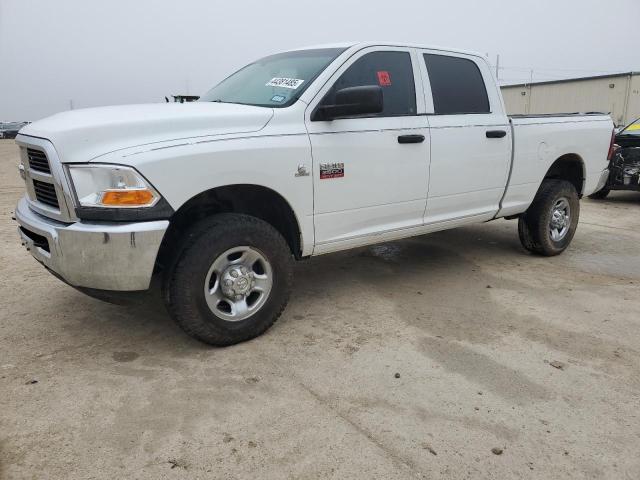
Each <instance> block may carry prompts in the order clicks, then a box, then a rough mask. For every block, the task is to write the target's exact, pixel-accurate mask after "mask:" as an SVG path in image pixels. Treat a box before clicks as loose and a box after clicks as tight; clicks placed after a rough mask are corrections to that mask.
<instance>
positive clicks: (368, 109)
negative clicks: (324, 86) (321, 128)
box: [311, 85, 384, 121]
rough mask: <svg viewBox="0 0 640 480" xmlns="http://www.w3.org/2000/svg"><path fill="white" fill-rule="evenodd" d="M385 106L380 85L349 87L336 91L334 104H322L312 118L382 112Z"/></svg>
mask: <svg viewBox="0 0 640 480" xmlns="http://www.w3.org/2000/svg"><path fill="white" fill-rule="evenodd" d="M383 108H384V102H383V95H382V88H380V87H379V86H378V85H364V86H361V87H349V88H343V89H342V90H338V91H337V92H336V95H335V104H334V105H324V104H320V106H318V108H316V110H315V111H314V112H313V115H311V120H312V121H318V120H333V119H334V118H340V117H352V116H356V115H367V114H372V113H380V112H382V110H383Z"/></svg>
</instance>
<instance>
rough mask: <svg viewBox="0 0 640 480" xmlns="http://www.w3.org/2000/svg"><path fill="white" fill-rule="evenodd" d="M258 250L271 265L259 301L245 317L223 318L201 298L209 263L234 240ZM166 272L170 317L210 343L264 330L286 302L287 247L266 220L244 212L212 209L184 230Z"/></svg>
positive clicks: (288, 288) (289, 257) (288, 284)
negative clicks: (263, 297)
mask: <svg viewBox="0 0 640 480" xmlns="http://www.w3.org/2000/svg"><path fill="white" fill-rule="evenodd" d="M240 245H242V246H249V247H252V248H253V249H255V250H258V251H260V253H261V254H262V255H263V256H264V258H265V259H267V260H268V262H269V264H270V267H271V269H272V274H273V275H272V276H273V279H272V282H273V283H272V286H271V291H270V293H269V295H268V296H267V298H266V301H265V303H264V304H263V305H262V306H261V307H260V308H259V310H257V311H256V312H255V313H253V314H251V316H249V317H248V318H246V319H244V320H238V321H229V320H226V319H224V318H221V317H220V316H219V315H216V314H215V313H214V311H213V310H212V309H211V308H209V306H208V304H207V300H206V298H205V292H204V285H205V279H206V278H207V273H208V272H209V268H210V267H211V265H212V264H213V262H214V260H215V259H217V258H219V256H220V255H222V254H223V253H224V252H226V251H227V250H229V249H232V248H234V247H238V246H240ZM173 265H174V266H173V268H171V270H170V271H169V272H168V273H167V275H166V277H165V282H164V295H163V296H164V299H165V303H166V305H167V308H168V310H169V312H170V314H171V316H172V317H173V319H174V320H175V321H176V323H177V324H178V325H179V326H180V327H181V328H182V329H183V330H184V331H185V332H186V333H187V334H188V335H190V336H192V337H194V338H196V339H198V340H201V341H203V342H205V343H208V344H210V345H215V346H226V345H233V344H236V343H239V342H243V341H246V340H250V339H252V338H254V337H257V336H258V335H261V334H262V333H264V332H265V331H266V330H267V329H268V328H269V327H271V325H273V323H274V322H275V321H276V320H277V319H278V317H279V316H280V314H281V313H282V311H283V310H284V308H285V307H286V305H287V302H288V300H289V294H290V291H291V286H292V279H293V258H292V254H291V250H290V249H289V246H288V245H287V242H286V241H285V240H284V238H283V237H282V235H281V234H280V233H279V232H278V231H277V230H276V229H275V228H273V227H272V226H271V225H270V224H268V223H266V222H264V221H262V220H260V219H258V218H255V217H251V216H249V215H240V214H230V213H224V214H218V215H213V216H212V217H210V218H207V219H205V220H202V221H200V222H198V223H197V224H196V225H194V226H193V228H191V229H190V230H189V231H188V232H187V233H186V234H185V239H184V242H183V244H182V248H181V249H180V253H179V255H178V258H177V259H176V261H175V262H174V264H173Z"/></svg>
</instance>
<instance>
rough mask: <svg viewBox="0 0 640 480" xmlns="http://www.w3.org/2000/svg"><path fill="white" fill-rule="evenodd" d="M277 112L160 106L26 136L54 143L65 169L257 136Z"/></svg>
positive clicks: (85, 113)
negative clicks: (140, 151)
mask: <svg viewBox="0 0 640 480" xmlns="http://www.w3.org/2000/svg"><path fill="white" fill-rule="evenodd" d="M272 116H273V110H272V109H270V108H264V107H253V106H249V105H237V104H230V103H211V102H193V103H158V104H144V105H124V106H114V107H100V108H87V109H81V110H73V111H70V112H64V113H58V114H56V115H53V116H51V117H47V118H45V119H43V120H39V121H37V122H33V123H31V124H29V125H27V126H25V127H24V128H22V129H21V130H20V134H21V135H29V136H32V137H40V138H45V139H47V140H49V141H51V142H52V143H53V146H54V147H55V149H56V151H57V152H58V156H59V157H60V160H61V161H62V162H63V163H73V162H88V161H90V160H92V159H94V158H96V157H98V156H101V155H104V154H107V153H110V152H114V151H116V150H122V149H125V148H130V147H136V146H140V145H148V144H153V143H157V142H165V141H171V140H179V139H183V138H193V137H203V136H210V135H225V134H239V133H250V132H256V131H258V130H260V129H262V128H264V126H265V125H266V124H267V123H268V122H269V120H270V119H271V117H272Z"/></svg>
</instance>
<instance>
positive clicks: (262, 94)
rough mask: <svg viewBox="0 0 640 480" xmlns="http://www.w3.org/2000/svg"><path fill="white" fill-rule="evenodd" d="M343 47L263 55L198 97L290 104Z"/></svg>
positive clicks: (224, 100) (202, 100)
mask: <svg viewBox="0 0 640 480" xmlns="http://www.w3.org/2000/svg"><path fill="white" fill-rule="evenodd" d="M344 50H345V49H343V48H322V49H314V50H299V51H295V52H285V53H278V54H276V55H271V56H269V57H265V58H262V59H260V60H258V61H256V62H254V63H250V64H249V65H247V66H246V67H244V68H242V69H241V70H238V71H237V72H236V73H234V74H233V75H231V76H230V77H227V78H226V79H224V80H223V81H222V82H220V83H219V84H218V85H216V86H215V87H213V88H212V89H211V90H209V91H208V92H207V93H206V94H205V95H203V96H202V97H201V98H200V100H199V101H201V102H222V103H240V104H243V105H255V106H259V107H275V108H282V107H288V106H289V105H292V104H293V103H295V101H296V100H297V99H298V98H300V95H302V93H303V92H304V91H305V90H306V89H307V87H309V85H310V84H311V82H313V80H314V79H315V78H316V77H317V76H318V75H320V73H321V72H322V71H323V70H324V69H325V68H326V67H327V66H328V65H329V64H330V63H331V62H332V61H333V60H334V59H335V58H336V57H337V56H338V55H340V54H341V53H342V52H343V51H344Z"/></svg>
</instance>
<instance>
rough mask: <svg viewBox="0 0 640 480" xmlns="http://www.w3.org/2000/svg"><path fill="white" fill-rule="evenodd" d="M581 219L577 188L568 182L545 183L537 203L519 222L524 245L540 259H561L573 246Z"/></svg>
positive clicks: (551, 180) (534, 200)
mask: <svg viewBox="0 0 640 480" xmlns="http://www.w3.org/2000/svg"><path fill="white" fill-rule="evenodd" d="M579 216H580V200H579V198H578V192H577V191H576V188H575V187H574V186H573V185H572V184H571V183H570V182H567V181H565V180H554V179H548V180H544V181H543V182H542V185H541V186H540V189H539V190H538V193H537V194H536V197H535V198H534V199H533V203H532V204H531V205H530V206H529V208H528V209H527V211H526V212H525V213H524V214H523V215H522V216H521V217H520V219H519V220H518V234H519V236H520V243H522V246H523V247H524V248H526V249H527V250H529V251H530V252H533V253H536V254H538V255H544V256H548V257H550V256H553V255H558V254H560V253H562V252H564V250H565V249H566V248H567V247H568V246H569V244H570V243H571V240H572V239H573V236H574V234H575V232H576V228H577V226H578V218H579Z"/></svg>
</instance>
